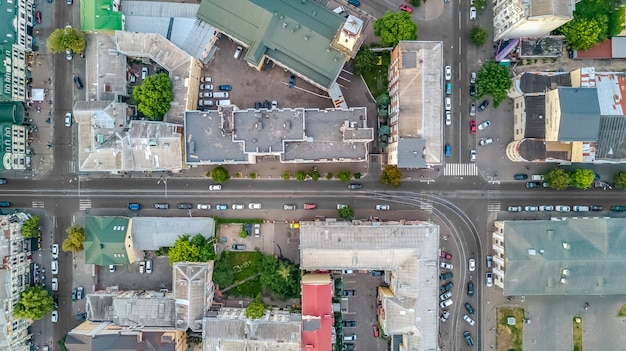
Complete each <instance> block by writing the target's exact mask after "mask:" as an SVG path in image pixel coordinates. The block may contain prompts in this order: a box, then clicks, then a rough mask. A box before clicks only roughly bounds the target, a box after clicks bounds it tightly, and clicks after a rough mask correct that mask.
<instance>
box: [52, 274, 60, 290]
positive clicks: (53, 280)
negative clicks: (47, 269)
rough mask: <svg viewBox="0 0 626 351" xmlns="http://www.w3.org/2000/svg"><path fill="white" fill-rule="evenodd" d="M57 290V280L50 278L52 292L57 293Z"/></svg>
mask: <svg viewBox="0 0 626 351" xmlns="http://www.w3.org/2000/svg"><path fill="white" fill-rule="evenodd" d="M58 290H59V278H57V277H54V278H52V291H58Z"/></svg>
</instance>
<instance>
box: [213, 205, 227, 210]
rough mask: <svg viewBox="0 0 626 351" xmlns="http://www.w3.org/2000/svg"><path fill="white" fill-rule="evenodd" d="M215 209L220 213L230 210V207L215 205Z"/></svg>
mask: <svg viewBox="0 0 626 351" xmlns="http://www.w3.org/2000/svg"><path fill="white" fill-rule="evenodd" d="M215 209H216V210H218V211H224V210H228V205H224V204H218V205H215Z"/></svg>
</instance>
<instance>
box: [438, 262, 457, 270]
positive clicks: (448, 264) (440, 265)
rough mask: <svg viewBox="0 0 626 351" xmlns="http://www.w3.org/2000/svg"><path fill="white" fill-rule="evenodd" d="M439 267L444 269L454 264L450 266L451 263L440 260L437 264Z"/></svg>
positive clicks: (450, 267)
mask: <svg viewBox="0 0 626 351" xmlns="http://www.w3.org/2000/svg"><path fill="white" fill-rule="evenodd" d="M439 267H441V268H444V269H452V268H453V267H454V266H452V264H451V263H448V262H441V263H440V264H439Z"/></svg>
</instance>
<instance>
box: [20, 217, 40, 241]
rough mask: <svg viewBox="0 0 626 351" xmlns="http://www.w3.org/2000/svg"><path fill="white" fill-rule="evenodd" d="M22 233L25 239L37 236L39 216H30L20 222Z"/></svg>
mask: <svg viewBox="0 0 626 351" xmlns="http://www.w3.org/2000/svg"><path fill="white" fill-rule="evenodd" d="M22 235H23V236H24V237H25V238H26V239H32V238H35V237H37V236H39V216H32V217H30V218H29V219H27V220H26V221H24V223H23V224H22Z"/></svg>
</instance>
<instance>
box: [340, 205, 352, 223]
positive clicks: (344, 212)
mask: <svg viewBox="0 0 626 351" xmlns="http://www.w3.org/2000/svg"><path fill="white" fill-rule="evenodd" d="M337 212H338V216H339V218H341V219H343V220H344V221H351V220H352V218H354V209H353V208H352V207H350V206H346V207H343V208H340V209H339V210H337Z"/></svg>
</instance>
